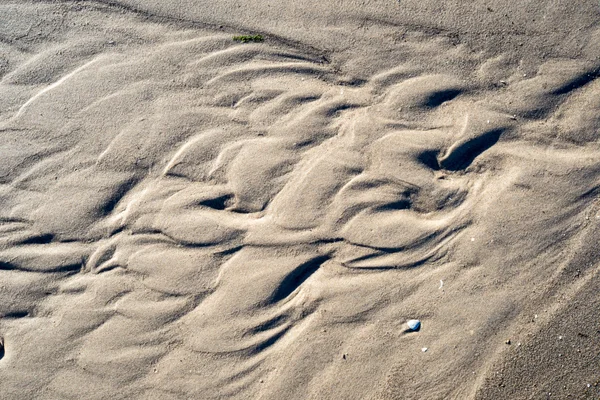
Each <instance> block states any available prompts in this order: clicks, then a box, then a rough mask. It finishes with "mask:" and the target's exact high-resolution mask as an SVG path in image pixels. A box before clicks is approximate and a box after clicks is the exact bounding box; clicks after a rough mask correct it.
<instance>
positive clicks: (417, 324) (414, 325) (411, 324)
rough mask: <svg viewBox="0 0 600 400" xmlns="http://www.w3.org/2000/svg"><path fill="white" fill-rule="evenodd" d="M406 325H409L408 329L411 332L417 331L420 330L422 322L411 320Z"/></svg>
mask: <svg viewBox="0 0 600 400" xmlns="http://www.w3.org/2000/svg"><path fill="white" fill-rule="evenodd" d="M406 325H408V329H410V330H411V331H416V330H419V328H420V327H421V321H419V320H418V319H409V320H408V321H406Z"/></svg>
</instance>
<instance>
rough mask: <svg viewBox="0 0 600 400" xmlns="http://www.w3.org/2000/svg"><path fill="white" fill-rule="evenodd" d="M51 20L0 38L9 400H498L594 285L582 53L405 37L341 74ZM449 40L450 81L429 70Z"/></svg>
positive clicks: (576, 375)
mask: <svg viewBox="0 0 600 400" xmlns="http://www.w3.org/2000/svg"><path fill="white" fill-rule="evenodd" d="M36 7H39V8H40V9H47V10H46V11H49V10H53V8H52V6H51V5H39V6H36ZM23 9H24V10H25V11H23V12H24V13H25V14H27V13H28V12H29V13H31V12H32V11H31V10H32V9H35V8H34V7H33V6H32V7H31V8H29V9H27V8H26V7H23ZM27 10H29V11H27ZM59 10H60V11H64V14H60V13H57V14H50V13H49V14H48V15H53V17H48V19H51V18H57V19H60V18H62V20H63V22H64V21H70V20H73V21H77V22H81V23H82V25H81V26H77V25H76V24H75V26H74V27H68V25H67V26H61V28H60V29H59V30H57V31H51V32H48V31H45V32H44V35H45V37H47V38H48V39H47V41H46V42H44V43H38V42H27V41H26V40H23V39H22V38H17V37H15V38H10V40H9V39H6V40H4V41H3V42H2V47H3V48H4V49H6V54H7V56H6V57H7V62H6V63H5V65H6V67H3V68H4V69H3V72H2V74H3V75H2V80H1V82H0V87H1V88H2V90H1V91H0V92H1V93H2V94H1V96H2V100H0V101H1V102H2V103H1V104H2V105H3V107H2V109H3V110H4V111H3V112H2V114H1V116H0V118H1V122H0V132H1V134H2V142H1V143H0V146H1V147H0V148H1V150H0V151H1V152H2V154H3V155H4V157H3V159H4V163H3V166H2V172H1V176H2V187H1V204H2V207H1V208H0V210H1V211H0V212H1V215H0V218H1V221H2V224H1V225H0V229H1V230H2V232H3V235H2V239H1V241H2V244H1V250H0V276H1V282H2V283H1V285H2V290H1V291H0V296H1V297H0V315H2V318H1V319H0V337H2V338H3V342H4V349H5V351H4V354H2V353H0V355H1V357H2V359H0V374H1V376H2V377H1V379H0V391H1V392H2V394H3V396H5V397H6V398H90V399H93V398H130V397H133V398H157V399H158V398H160V399H168V398H174V399H175V398H203V399H211V398H224V397H233V398H265V399H267V398H269V399H270V398H295V399H300V398H346V399H349V398H356V399H359V398H360V399H362V398H473V397H478V396H479V397H481V398H499V397H500V396H502V395H503V392H499V393H495V392H494V390H501V389H498V388H499V387H501V386H500V385H499V384H498V385H497V384H496V381H495V379H496V380H497V379H499V378H498V370H499V367H498V366H499V365H504V364H503V363H506V360H512V359H517V361H516V362H514V363H509V364H510V365H516V366H517V367H515V368H517V370H515V372H511V370H510V367H506V366H503V367H502V368H501V371H502V374H504V373H505V370H506V369H508V371H507V372H506V376H508V377H511V376H512V377H513V378H514V379H513V381H511V382H518V377H519V374H520V372H519V371H521V370H519V369H518V368H522V369H527V368H528V364H527V362H526V361H527V355H528V354H530V353H527V351H528V348H529V347H527V345H528V343H531V348H532V349H534V350H535V351H538V352H539V351H541V350H539V346H542V347H543V341H541V340H540V338H542V337H546V336H540V335H542V334H541V333H540V334H538V333H539V332H542V333H543V332H546V331H548V330H550V333H547V335H548V336H552V335H554V333H555V332H554V331H552V326H553V324H555V323H556V320H557V319H558V318H559V317H560V318H561V320H562V319H563V318H567V317H565V312H566V311H565V309H564V304H565V303H566V302H568V301H569V300H571V301H577V299H578V298H587V297H586V296H588V297H589V293H591V292H593V290H596V289H595V288H594V285H593V282H594V280H596V279H597V272H598V265H597V262H596V255H595V254H596V253H595V252H594V251H591V250H590V249H593V248H595V247H594V246H595V244H594V241H593V238H594V237H597V235H595V233H596V231H597V229H598V228H597V226H598V223H599V222H598V221H599V220H600V214H599V212H600V210H599V209H598V208H599V205H598V202H597V195H598V193H597V192H598V184H599V179H598V176H599V175H598V172H599V169H600V164H599V163H598V156H599V154H600V152H599V146H598V129H599V127H600V117H599V115H600V114H599V111H600V102H599V100H598V99H600V96H599V94H600V80H598V79H597V78H598V75H599V72H598V71H599V68H600V63H597V62H596V63H594V62H591V61H578V60H564V59H557V60H549V61H545V62H544V63H542V64H541V65H539V66H538V68H537V71H536V74H535V75H533V76H527V75H526V76H524V74H523V73H522V72H520V71H518V69H517V68H513V67H511V66H506V65H504V66H499V64H501V62H499V61H498V60H499V59H501V58H498V57H495V58H490V59H488V60H485V59H481V55H479V54H475V53H473V54H469V53H468V51H466V50H465V49H459V50H457V49H456V47H455V46H454V45H453V44H452V43H450V42H448V41H446V40H435V39H432V38H429V37H423V36H420V35H415V36H413V37H412V38H410V39H408V40H407V41H406V43H404V44H402V45H400V46H404V47H403V51H405V52H406V54H412V53H415V54H418V56H419V60H420V61H418V62H417V61H415V62H412V61H411V59H410V58H408V59H406V60H405V61H403V62H402V63H400V64H399V65H397V66H395V67H393V68H391V69H390V68H387V67H386V68H384V69H379V70H378V69H377V68H376V67H375V66H376V65H377V60H372V63H373V66H371V67H370V69H372V70H374V71H375V72H373V73H372V74H371V75H369V76H364V77H361V78H357V77H356V76H355V74H354V73H352V74H350V73H348V72H345V69H344V68H345V65H344V64H341V65H340V64H336V63H335V59H333V62H332V61H331V60H332V58H331V56H330V55H326V54H323V53H321V52H319V51H318V50H316V49H314V48H311V47H308V46H302V45H301V44H294V43H292V42H288V41H284V40H280V39H278V38H272V39H271V38H269V37H267V40H266V41H265V42H263V43H246V44H239V43H236V42H234V41H233V40H232V34H230V33H229V32H217V31H215V30H211V29H208V28H202V27H197V26H181V25H177V24H174V23H172V24H169V23H164V22H161V21H158V22H157V21H155V22H152V21H144V20H142V19H141V18H138V17H136V16H135V15H132V14H131V13H121V12H117V11H121V10H113V9H112V8H111V7H97V8H92V7H90V6H88V7H87V8H85V9H84V10H83V11H84V12H85V14H84V16H75V15H74V14H75V13H77V12H79V11H80V10H74V9H65V8H64V7H62V8H60V7H59ZM61 15H62V16H61ZM12 17H13V18H15V20H16V21H19V20H18V18H17V16H15V15H13V16H12ZM109 20H110V21H109ZM83 22H87V23H88V25H85V24H84V23H83ZM37 26H38V27H39V29H44V25H43V24H39V25H37ZM51 26H57V24H56V23H54V24H51ZM119 27H124V28H122V29H118V28H119ZM11 32H18V29H12V30H11ZM15 35H16V33H15ZM457 51H459V52H460V53H461V54H460V57H462V58H466V59H469V65H472V66H473V69H472V70H469V71H466V72H464V74H463V75H460V74H458V73H455V72H454V70H450V71H448V70H446V69H445V68H444V67H443V65H441V64H440V63H437V61H436V62H432V63H431V65H427V63H423V62H422V60H423V59H427V58H428V57H430V58H431V59H432V60H440V59H443V58H444V57H448V58H452V57H454V58H458V57H459V56H457V53H456V52H457ZM411 52H412V53H411ZM348 68H349V69H350V67H348ZM440 280H442V281H443V286H442V287H441V288H440ZM574 299H575V300H574ZM579 312H585V311H581V310H580V311H579ZM534 314H539V318H532V316H533V315H534ZM575 314H576V315H580V316H581V314H577V312H576V313H575ZM409 318H419V319H421V320H422V321H423V329H422V330H421V331H420V332H418V333H411V334H407V333H406V332H405V331H404V329H405V327H404V325H403V324H404V322H405V321H406V320H407V319H409ZM565 329H567V328H565ZM586 329H588V330H590V329H591V330H592V331H593V330H594V328H593V326H591V325H585V324H583V326H582V328H581V329H580V330H582V332H575V331H573V333H572V334H573V336H576V335H577V333H581V334H583V335H588V333H586V332H587V331H586V332H583V330H586ZM581 337H584V336H581ZM506 338H512V341H513V343H516V342H517V341H521V342H523V343H524V344H526V345H525V346H523V349H518V348H515V347H507V345H506V344H505V343H504V342H505V340H506ZM531 338H533V339H531ZM540 343H541V344H540ZM536 346H537V347H536ZM424 347H426V348H428V351H427V352H426V353H424V352H422V351H421V349H422V348H424ZM519 351H520V353H519ZM592 353H593V351H592V352H590V354H592ZM519 357H521V358H519ZM523 359H524V360H525V361H522V360H523ZM519 360H520V361H519ZM585 365H586V364H585V363H584V364H583V365H578V366H577V370H567V371H566V372H564V376H566V377H567V378H568V379H567V378H565V379H566V380H569V382H573V381H574V379H576V380H577V381H578V382H576V383H580V382H579V381H581V382H588V381H590V382H591V380H592V379H593V376H592V375H593V372H592V367H586V366H585ZM586 368H588V369H586ZM586 374H587V375H586ZM539 375H540V376H542V377H543V378H544V379H545V384H546V386H548V387H549V388H550V391H554V392H555V393H556V392H557V391H560V390H562V389H563V382H562V381H560V380H556V379H554V375H552V370H550V372H548V374H547V375H544V374H543V373H540V374H539ZM588 375H589V376H588ZM532 379H533V378H532ZM500 381H501V384H505V381H502V380H500ZM552 385H554V386H556V388H555V389H554V387H553V386H552ZM569 385H571V383H569ZM546 386H543V385H540V386H539V387H537V386H536V387H531V388H529V390H531V393H530V394H531V395H532V396H533V395H535V394H539V393H542V391H546V392H547V391H548V389H547V388H546ZM523 390H524V389H523V388H520V389H519V390H517V391H516V392H513V394H512V395H511V396H513V397H510V398H516V397H514V396H516V394H515V393H517V394H518V393H520V394H523V393H525V392H524V391H523ZM565 390H567V389H565ZM568 390H569V391H570V393H583V394H584V395H589V393H590V392H586V390H587V389H586V388H584V387H583V386H581V385H579V386H577V385H575V384H573V386H569V387H568ZM592 390H593V389H592ZM525 398H527V397H525Z"/></svg>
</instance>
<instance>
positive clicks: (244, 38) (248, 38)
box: [233, 35, 264, 43]
mask: <svg viewBox="0 0 600 400" xmlns="http://www.w3.org/2000/svg"><path fill="white" fill-rule="evenodd" d="M233 40H235V41H236V42H242V43H248V42H262V41H263V40H264V38H263V36H262V35H239V36H234V37H233Z"/></svg>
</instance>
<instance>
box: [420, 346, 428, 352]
mask: <svg viewBox="0 0 600 400" xmlns="http://www.w3.org/2000/svg"><path fill="white" fill-rule="evenodd" d="M427 350H429V349H428V348H427V347H423V348H422V349H421V351H422V352H423V353H425V352H426V351H427Z"/></svg>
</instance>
